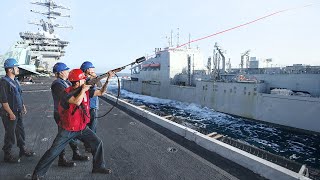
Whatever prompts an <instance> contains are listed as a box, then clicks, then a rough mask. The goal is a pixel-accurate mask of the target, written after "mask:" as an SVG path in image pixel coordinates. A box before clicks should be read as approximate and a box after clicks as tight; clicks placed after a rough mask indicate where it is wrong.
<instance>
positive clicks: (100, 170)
mask: <svg viewBox="0 0 320 180" xmlns="http://www.w3.org/2000/svg"><path fill="white" fill-rule="evenodd" d="M92 173H100V174H111V169H107V168H93V169H92Z"/></svg>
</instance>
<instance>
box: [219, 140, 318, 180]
mask: <svg viewBox="0 0 320 180" xmlns="http://www.w3.org/2000/svg"><path fill="white" fill-rule="evenodd" d="M219 140H220V141H222V142H224V143H226V144H229V145H231V146H233V147H236V148H238V149H241V150H243V151H246V152H248V153H250V154H253V155H255V156H257V157H260V158H262V159H265V160H267V161H270V162H272V163H275V164H277V165H279V166H282V167H285V168H287V169H290V170H291V171H294V172H296V173H300V174H302V175H305V176H307V177H308V176H309V177H310V178H312V179H319V180H320V170H318V169H314V168H311V167H306V166H305V165H303V164H301V163H298V162H295V161H292V160H290V159H287V158H284V157H282V156H278V155H275V154H272V153H270V152H268V151H265V150H262V149H259V148H257V147H254V146H252V145H249V144H247V143H244V142H241V141H239V140H235V139H232V138H229V137H226V136H225V137H222V138H221V139H219Z"/></svg>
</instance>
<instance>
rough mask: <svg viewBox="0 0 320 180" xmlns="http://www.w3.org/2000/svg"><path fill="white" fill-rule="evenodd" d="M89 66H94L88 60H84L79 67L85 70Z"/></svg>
mask: <svg viewBox="0 0 320 180" xmlns="http://www.w3.org/2000/svg"><path fill="white" fill-rule="evenodd" d="M89 68H94V66H93V64H92V63H91V62H89V61H85V62H84V63H82V65H81V67H80V69H81V70H82V71H83V72H84V71H85V70H87V69H89Z"/></svg>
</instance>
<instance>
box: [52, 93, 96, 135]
mask: <svg viewBox="0 0 320 180" xmlns="http://www.w3.org/2000/svg"><path fill="white" fill-rule="evenodd" d="M72 90H73V88H72V87H68V88H66V89H65V91H66V92H67V93H70V92H71V91H72ZM58 112H59V115H60V122H59V126H60V127H62V128H63V129H65V130H67V131H81V130H83V129H84V128H85V127H86V125H87V124H88V123H89V122H90V98H89V91H86V96H85V97H84V98H83V100H82V102H81V104H80V106H77V105H75V104H69V108H68V109H64V108H63V107H62V106H61V103H59V106H58Z"/></svg>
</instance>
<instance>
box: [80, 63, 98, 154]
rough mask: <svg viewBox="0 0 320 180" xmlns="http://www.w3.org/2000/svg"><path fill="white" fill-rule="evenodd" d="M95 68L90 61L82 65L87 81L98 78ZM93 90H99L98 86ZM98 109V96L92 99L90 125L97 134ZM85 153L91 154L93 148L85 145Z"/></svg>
mask: <svg viewBox="0 0 320 180" xmlns="http://www.w3.org/2000/svg"><path fill="white" fill-rule="evenodd" d="M94 68H95V67H94V66H93V64H92V63H91V62H90V61H85V62H83V63H82V65H81V67H80V69H81V70H82V71H83V72H84V74H85V75H86V77H87V80H89V79H91V78H94V77H97V75H96V73H95V69H94ZM91 88H92V89H93V90H96V89H97V86H96V85H94V86H92V87H91ZM98 109H99V98H98V96H94V97H92V98H90V123H88V127H89V128H90V129H91V130H92V131H93V132H95V133H96V132H97V124H98V119H97V117H98ZM84 146H85V151H86V152H91V148H90V146H89V145H88V144H84Z"/></svg>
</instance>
